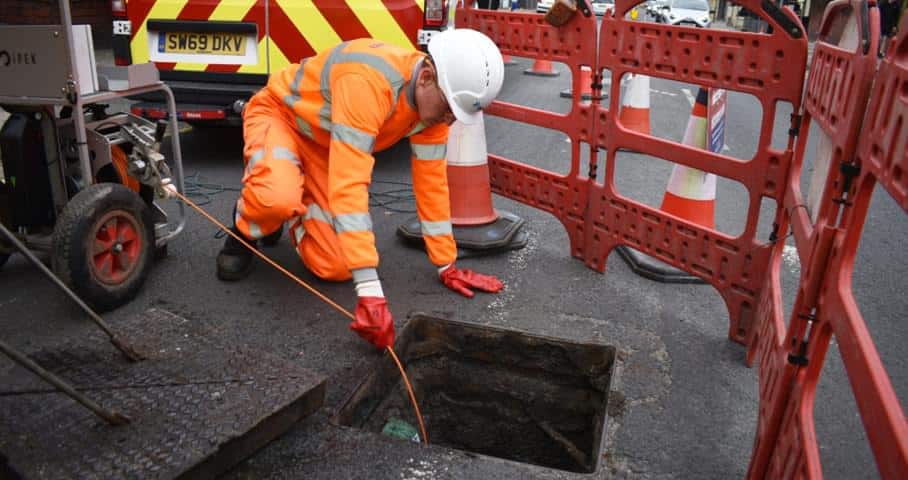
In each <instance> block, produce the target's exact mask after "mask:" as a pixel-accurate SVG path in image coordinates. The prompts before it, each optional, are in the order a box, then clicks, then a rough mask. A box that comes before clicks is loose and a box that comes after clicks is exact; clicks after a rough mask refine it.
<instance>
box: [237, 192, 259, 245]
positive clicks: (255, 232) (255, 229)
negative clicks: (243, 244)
mask: <svg viewBox="0 0 908 480" xmlns="http://www.w3.org/2000/svg"><path fill="white" fill-rule="evenodd" d="M243 210H245V208H244V205H243V197H240V198H239V199H238V200H237V201H236V215H234V216H233V224H234V225H239V223H240V219H243V220H246V219H244V218H243ZM246 223H247V224H248V225H249V237H250V238H251V239H252V240H258V239H260V238H262V237H263V236H264V235H262V229H261V227H259V226H258V224H256V223H254V222H250V221H249V220H246Z"/></svg>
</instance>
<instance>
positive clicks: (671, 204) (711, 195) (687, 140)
mask: <svg viewBox="0 0 908 480" xmlns="http://www.w3.org/2000/svg"><path fill="white" fill-rule="evenodd" d="M707 98H708V95H707V91H706V89H704V88H701V89H700V91H699V92H697V101H696V103H694V106H693V108H692V109H691V114H690V119H689V120H688V122H687V130H685V132H684V140H682V141H681V143H683V144H684V145H688V146H691V147H696V148H700V149H703V150H706V149H707V148H706V136H707V125H706V102H707ZM662 211H664V212H666V213H670V214H672V215H675V216H678V217H681V218H683V219H685V220H688V221H690V222H692V223H696V224H698V225H702V226H704V227H707V228H711V229H715V228H716V176H715V175H714V174H712V173H707V172H704V171H702V170H697V169H696V168H690V167H686V166H684V165H678V164H675V166H674V167H673V168H672V175H671V177H669V180H668V187H667V188H666V190H665V196H664V197H663V198H662Z"/></svg>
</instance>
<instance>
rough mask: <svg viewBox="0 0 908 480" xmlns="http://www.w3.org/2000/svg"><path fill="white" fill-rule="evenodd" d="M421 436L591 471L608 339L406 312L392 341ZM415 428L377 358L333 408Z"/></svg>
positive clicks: (362, 419)
mask: <svg viewBox="0 0 908 480" xmlns="http://www.w3.org/2000/svg"><path fill="white" fill-rule="evenodd" d="M395 349H396V350H397V354H398V356H400V359H401V362H403V364H404V365H405V366H406V369H407V374H408V375H409V377H410V382H411V384H412V385H413V388H414V390H415V392H416V397H417V398H418V399H419V402H420V409H421V410H422V414H423V419H424V421H425V424H426V431H427V434H428V436H429V441H430V443H432V444H434V445H442V446H446V447H450V448H455V449H458V450H465V451H469V452H474V453H479V454H483V455H489V456H494V457H499V458H504V459H508V460H513V461H517V462H523V463H529V464H534V465H539V466H543V467H549V468H557V469H561V470H567V471H571V472H578V473H592V472H594V471H596V468H597V466H598V463H599V457H600V452H601V447H602V438H603V434H604V432H605V419H606V407H607V402H608V392H609V384H610V382H611V376H612V370H613V366H614V359H615V348H614V347H613V346H609V345H593V344H584V343H575V342H568V341H564V340H558V339H553V338H547V337H540V336H534V335H529V334H525V333H522V332H516V331H511V330H502V329H497V328H491V327H485V326H479V325H470V324H464V323H460V322H452V321H447V320H441V319H436V318H432V317H427V316H423V315H416V316H414V317H412V318H411V319H410V321H409V322H408V323H407V325H406V327H405V328H404V329H403V330H402V332H401V333H400V335H399V336H398V340H397V344H396V345H395ZM332 421H333V422H334V423H336V424H340V425H346V426H351V427H355V428H361V429H365V430H367V431H370V432H374V433H382V432H383V431H384V432H385V433H386V434H387V433H389V431H395V432H397V433H396V434H394V435H395V436H409V433H404V434H403V435H402V434H401V432H402V431H403V432H408V431H409V432H412V433H415V429H416V425H417V422H416V417H415V415H414V414H413V411H412V407H411V405H410V403H409V400H408V398H407V394H406V390H405V388H404V386H403V384H402V382H401V380H400V374H399V372H398V371H397V369H396V367H395V366H394V364H393V362H391V361H390V360H388V359H383V360H382V361H381V362H380V365H379V367H378V368H376V369H375V370H373V371H372V373H371V374H370V375H369V376H368V377H366V378H365V380H363V382H362V383H361V384H360V385H359V386H358V387H357V388H356V389H355V390H354V391H353V393H352V394H351V395H350V397H349V398H348V399H347V401H346V402H344V404H343V405H342V407H341V408H340V410H339V411H338V412H337V413H336V415H335V416H334V417H333V419H332Z"/></svg>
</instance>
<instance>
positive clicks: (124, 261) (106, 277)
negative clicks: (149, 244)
mask: <svg viewBox="0 0 908 480" xmlns="http://www.w3.org/2000/svg"><path fill="white" fill-rule="evenodd" d="M92 230H93V231H94V233H93V234H92V235H91V237H93V238H94V242H93V243H92V246H91V250H90V251H89V255H90V256H91V259H90V261H89V264H90V266H91V273H92V275H94V277H95V278H97V279H98V281H100V282H101V283H104V284H107V285H119V284H121V283H123V280H125V279H126V278H128V277H129V275H130V274H131V273H132V272H133V271H134V270H135V269H136V266H137V265H138V261H139V258H140V257H141V254H142V250H143V249H144V248H145V245H143V242H144V239H143V238H142V237H140V236H139V231H140V230H141V228H140V227H139V225H138V223H137V222H136V219H135V218H134V217H133V216H132V215H131V214H129V213H128V212H125V211H123V210H113V211H110V212H107V213H106V214H104V216H102V217H101V218H100V219H99V220H98V221H97V222H96V223H95V225H94V227H93V228H92Z"/></svg>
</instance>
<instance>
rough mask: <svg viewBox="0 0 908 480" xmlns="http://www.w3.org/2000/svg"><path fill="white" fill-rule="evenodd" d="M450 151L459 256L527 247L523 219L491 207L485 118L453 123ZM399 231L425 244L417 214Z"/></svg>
mask: <svg viewBox="0 0 908 480" xmlns="http://www.w3.org/2000/svg"><path fill="white" fill-rule="evenodd" d="M447 151H448V153H447V160H448V191H449V195H450V199H451V223H452V224H453V230H454V240H456V241H457V247H458V256H459V257H464V256H465V255H466V256H469V255H470V254H473V255H478V254H488V253H495V252H500V251H505V250H514V249H518V248H523V247H525V246H526V244H527V240H528V236H527V234H526V232H523V231H521V227H522V226H523V223H524V220H523V219H522V218H520V217H518V216H517V215H514V214H513V213H510V212H505V211H501V210H495V208H493V206H492V187H491V184H490V183H489V163H488V157H489V155H488V152H487V150H486V137H485V123H484V121H483V119H482V117H480V119H479V121H478V122H476V123H475V124H473V125H464V124H463V123H460V122H454V124H453V125H451V128H450V129H449V131H448V148H447ZM397 233H398V235H400V236H401V237H403V238H404V239H405V240H408V241H411V242H412V243H418V244H420V245H421V244H422V227H421V223H420V221H419V218H418V217H415V218H411V219H409V220H408V221H407V222H405V223H404V224H403V225H401V226H400V227H398V229H397Z"/></svg>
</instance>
